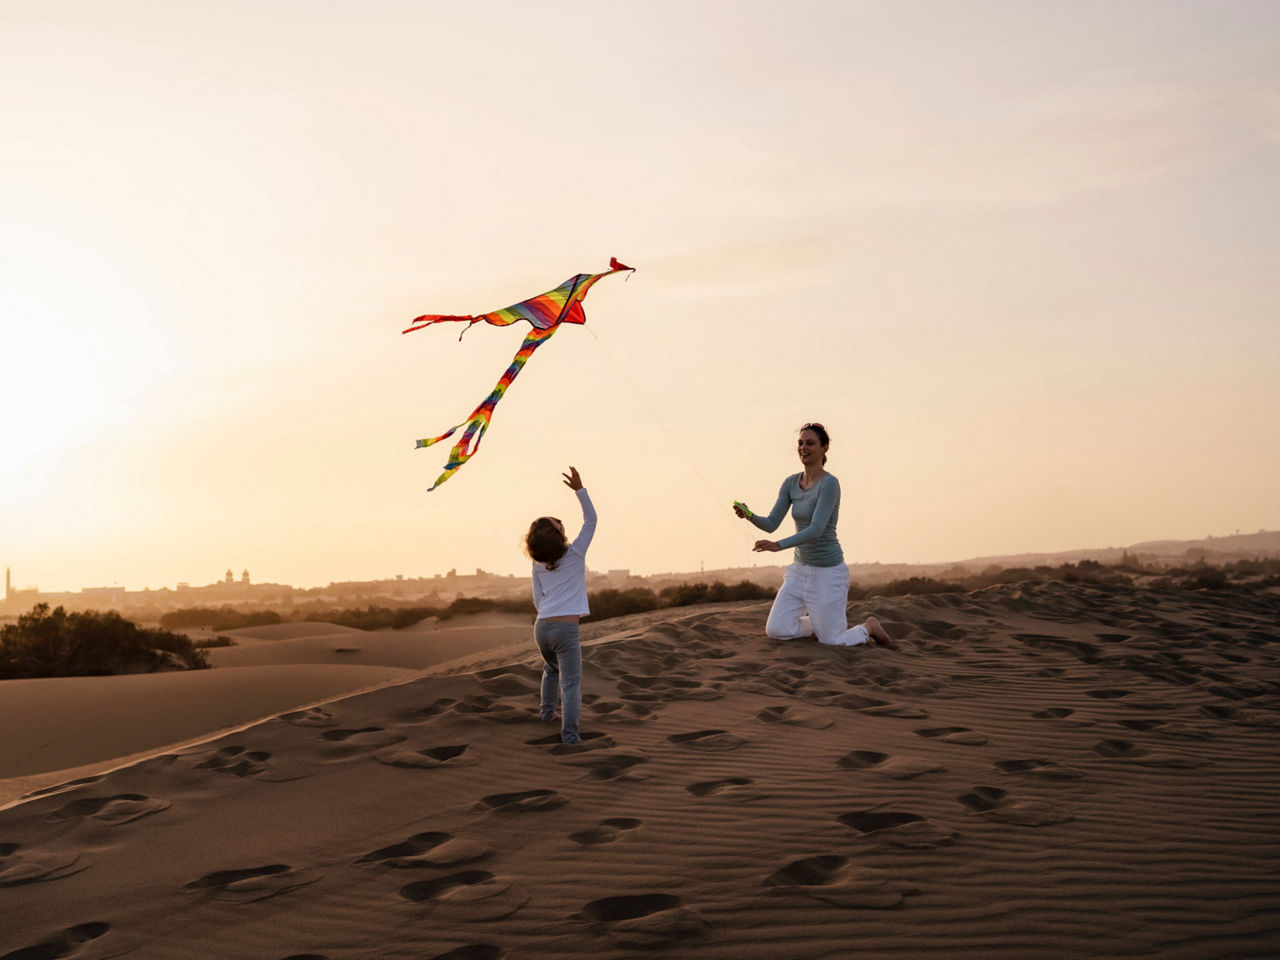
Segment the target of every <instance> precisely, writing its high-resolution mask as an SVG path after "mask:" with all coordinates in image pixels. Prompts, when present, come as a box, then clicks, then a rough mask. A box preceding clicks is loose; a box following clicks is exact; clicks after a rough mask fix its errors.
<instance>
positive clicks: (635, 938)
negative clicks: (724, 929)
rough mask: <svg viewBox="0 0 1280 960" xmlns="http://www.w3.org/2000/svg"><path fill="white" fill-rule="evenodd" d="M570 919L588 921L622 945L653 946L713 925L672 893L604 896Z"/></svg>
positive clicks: (695, 934) (696, 934)
mask: <svg viewBox="0 0 1280 960" xmlns="http://www.w3.org/2000/svg"><path fill="white" fill-rule="evenodd" d="M571 919H574V920H581V921H585V922H587V923H589V924H590V925H591V928H592V930H593V931H594V932H596V933H599V934H603V935H605V936H608V937H609V938H610V939H612V940H613V941H614V942H615V943H617V944H618V945H619V946H622V947H638V948H641V949H651V948H656V947H663V946H669V945H671V944H674V943H678V942H680V941H684V940H691V939H694V938H696V937H700V936H702V935H704V934H705V933H706V932H707V931H708V930H709V929H710V927H711V925H710V924H709V923H707V921H706V920H704V919H703V918H702V916H701V915H700V914H699V913H697V912H696V911H694V910H690V909H689V908H688V907H686V906H685V905H684V901H683V900H681V899H680V898H679V897H677V896H674V895H673V894H669V893H641V894H632V895H628V896H621V897H604V898H602V899H600V900H592V901H591V902H590V903H588V904H585V905H584V906H583V908H582V910H581V912H579V913H576V914H574V915H573V917H572V918H571Z"/></svg>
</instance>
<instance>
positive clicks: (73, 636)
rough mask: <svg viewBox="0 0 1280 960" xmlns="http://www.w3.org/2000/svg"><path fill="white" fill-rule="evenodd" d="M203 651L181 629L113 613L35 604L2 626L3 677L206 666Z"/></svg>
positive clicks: (0, 660) (0, 659)
mask: <svg viewBox="0 0 1280 960" xmlns="http://www.w3.org/2000/svg"><path fill="white" fill-rule="evenodd" d="M208 665H209V664H208V661H207V660H206V659H205V655H204V653H203V652H202V651H200V650H197V649H196V648H195V646H194V645H193V644H192V642H191V641H190V640H189V639H188V638H187V637H185V636H183V635H182V634H179V633H170V632H169V631H168V630H150V629H143V628H140V627H138V626H137V625H136V624H134V623H131V622H130V621H128V620H126V619H124V617H122V616H120V614H118V613H116V612H115V611H108V612H106V613H99V612H97V611H94V610H89V611H86V612H83V613H67V612H66V611H65V610H64V609H63V608H62V607H58V608H56V609H55V610H53V611H50V610H49V605H48V604H47V603H40V604H36V606H35V607H33V608H32V610H31V612H30V613H26V614H23V615H22V616H20V617H19V618H18V622H17V623H11V624H7V625H6V626H4V627H3V628H0V679H24V678H31V677H85V676H106V675H109V674H114V673H124V672H131V671H136V670H139V669H141V670H146V671H153V670H158V669H162V668H164V667H173V666H180V667H182V668H183V669H190V670H198V669H202V668H204V667H207V666H208Z"/></svg>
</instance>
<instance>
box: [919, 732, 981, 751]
mask: <svg viewBox="0 0 1280 960" xmlns="http://www.w3.org/2000/svg"><path fill="white" fill-rule="evenodd" d="M916 736H920V737H924V738H925V739H926V740H941V741H942V742H943V743H958V744H962V745H964V746H966V747H980V746H982V745H983V744H985V743H986V742H987V738H986V736H985V735H984V734H981V733H978V731H976V730H970V729H969V728H968V727H932V728H928V729H924V730H917V731H916Z"/></svg>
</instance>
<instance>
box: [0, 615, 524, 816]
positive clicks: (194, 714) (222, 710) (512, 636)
mask: <svg viewBox="0 0 1280 960" xmlns="http://www.w3.org/2000/svg"><path fill="white" fill-rule="evenodd" d="M529 620H530V618H529V617H519V616H513V615H510V614H492V613H488V614H480V615H477V616H472V617H457V618H455V619H452V620H447V621H444V622H442V623H436V622H434V621H427V622H424V623H422V624H419V625H418V626H417V627H412V628H409V629H408V630H402V631H397V630H375V631H368V632H366V631H363V630H355V629H353V628H351V627H343V626H339V625H337V624H332V623H279V624H270V625H266V626H260V627H249V628H246V629H243V630H232V631H226V632H225V634H224V635H226V636H230V637H231V638H232V639H234V640H235V642H236V643H237V646H234V647H219V648H214V649H211V650H210V651H209V660H210V663H211V664H212V665H213V666H214V668H215V669H212V670H201V671H192V672H184V673H154V674H138V675H129V676H119V677H67V678H59V679H41V680H9V681H5V682H4V683H3V686H0V805H3V804H5V803H8V802H10V801H12V800H15V799H17V798H18V797H20V796H21V795H22V794H24V793H27V792H28V791H30V790H34V789H37V788H39V787H44V786H47V785H49V784H53V783H57V782H59V781H60V780H66V779H71V778H73V777H78V776H86V775H91V774H93V773H98V772H100V771H101V770H103V769H107V768H109V767H112V766H116V765H118V764H119V763H122V762H124V761H126V760H129V759H137V758H138V757H139V756H140V755H145V754H147V753H154V752H155V751H156V750H158V749H161V748H164V747H166V746H169V745H173V744H180V743H183V742H186V741H189V740H192V739H203V738H207V737H208V736H210V735H212V734H215V733H217V732H218V731H221V730H226V729H230V728H234V727H239V726H242V725H244V724H246V723H251V722H253V721H256V720H261V719H264V718H266V717H270V716H273V715H274V714H277V713H281V712H283V711H286V710H290V709H295V708H298V707H305V706H310V705H311V704H314V703H317V702H321V701H325V700H331V699H333V698H334V697H338V696H342V695H344V694H349V693H354V692H355V691H358V690H364V689H368V688H371V687H376V686H380V685H382V684H384V683H388V682H393V681H397V680H405V679H408V678H411V677H413V676H414V675H415V674H416V673H418V672H420V671H421V670H423V669H425V668H427V667H431V666H434V665H437V664H441V663H445V662H449V661H455V660H465V659H466V658H468V657H471V656H474V655H476V654H477V653H482V652H484V651H490V650H494V649H502V648H505V647H508V646H511V645H512V644H515V643H518V642H520V641H527V640H528V638H529V636H530V635H531V632H532V627H531V625H530V623H529ZM225 668H235V669H233V670H232V669H225Z"/></svg>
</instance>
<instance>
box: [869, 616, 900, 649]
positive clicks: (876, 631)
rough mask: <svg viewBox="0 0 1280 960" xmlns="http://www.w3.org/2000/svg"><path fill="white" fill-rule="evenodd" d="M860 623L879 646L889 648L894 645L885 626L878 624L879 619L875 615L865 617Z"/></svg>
mask: <svg viewBox="0 0 1280 960" xmlns="http://www.w3.org/2000/svg"><path fill="white" fill-rule="evenodd" d="M862 625H863V626H864V627H866V628H867V633H868V634H870V635H871V639H872V640H874V641H875V642H876V643H877V644H879V645H880V646H882V647H889V648H891V649H892V648H893V647H894V646H896V644H895V643H894V642H893V637H891V636H889V634H888V632H887V631H886V630H885V628H884V627H882V626H880V621H879V620H877V619H876V618H875V617H867V619H866V621H865V622H864V623H863V624H862Z"/></svg>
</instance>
